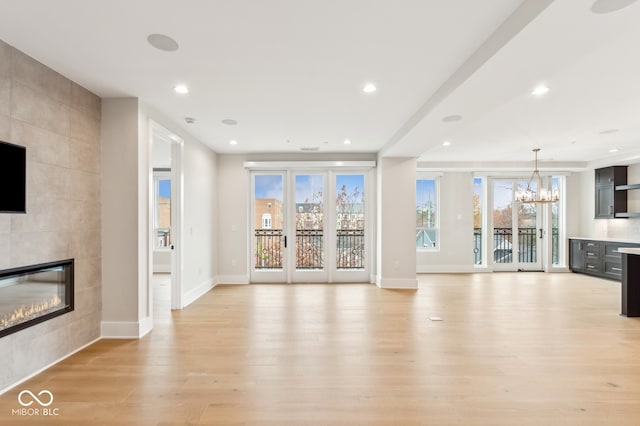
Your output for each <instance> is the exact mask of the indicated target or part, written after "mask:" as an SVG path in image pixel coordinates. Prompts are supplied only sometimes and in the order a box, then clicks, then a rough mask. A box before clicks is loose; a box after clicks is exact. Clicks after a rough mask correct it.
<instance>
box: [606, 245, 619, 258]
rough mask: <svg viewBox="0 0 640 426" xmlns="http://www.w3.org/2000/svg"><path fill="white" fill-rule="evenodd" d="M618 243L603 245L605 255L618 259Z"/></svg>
mask: <svg viewBox="0 0 640 426" xmlns="http://www.w3.org/2000/svg"><path fill="white" fill-rule="evenodd" d="M619 248H620V245H619V244H606V243H605V245H604V255H605V256H607V257H611V258H615V259H620V252H619V251H618V249H619Z"/></svg>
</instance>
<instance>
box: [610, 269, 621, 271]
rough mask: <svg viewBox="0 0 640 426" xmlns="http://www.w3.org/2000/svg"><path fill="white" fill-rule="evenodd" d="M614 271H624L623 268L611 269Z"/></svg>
mask: <svg viewBox="0 0 640 426" xmlns="http://www.w3.org/2000/svg"><path fill="white" fill-rule="evenodd" d="M611 270H612V271H622V269H621V268H611Z"/></svg>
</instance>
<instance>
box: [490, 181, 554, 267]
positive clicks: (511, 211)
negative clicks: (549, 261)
mask: <svg viewBox="0 0 640 426" xmlns="http://www.w3.org/2000/svg"><path fill="white" fill-rule="evenodd" d="M526 187H527V181H521V180H506V179H504V180H494V181H493V185H492V189H493V193H492V195H493V217H492V220H493V267H494V270H507V271H516V270H541V269H542V261H541V259H542V256H541V255H540V253H541V247H542V244H540V243H539V241H540V233H541V232H542V231H541V229H540V228H541V226H540V223H541V221H540V211H539V206H538V204H533V203H516V202H515V198H514V195H515V194H514V189H517V190H518V191H521V190H524V189H525V188H526ZM532 189H534V190H535V188H532Z"/></svg>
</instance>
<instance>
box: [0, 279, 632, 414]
mask: <svg viewBox="0 0 640 426" xmlns="http://www.w3.org/2000/svg"><path fill="white" fill-rule="evenodd" d="M419 282H420V288H419V290H417V291H407V290H381V289H378V288H377V287H375V286H373V285H363V284H345V285H335V284H334V285H318V284H310V285H248V286H218V287H216V288H215V289H213V290H212V291H210V292H209V293H208V294H206V295H205V296H203V297H202V298H201V299H199V300H197V301H196V302H195V303H194V304H192V305H191V306H189V307H188V308H186V309H184V310H183V311H176V312H173V313H169V312H168V311H166V310H161V311H160V312H159V313H158V315H159V316H158V319H157V321H156V326H155V328H154V330H153V331H152V332H151V333H150V334H149V335H148V336H146V337H145V338H143V339H141V340H137V341H136V340H130V341H117V340H103V341H100V342H98V343H96V344H94V345H92V346H91V347H89V348H87V349H85V350H83V351H82V352H80V353H78V354H76V355H74V356H72V357H70V358H68V359H67V360H65V361H63V362H61V363H59V364H58V365H56V366H54V367H52V368H50V369H49V370H47V371H46V372H44V373H42V374H40V375H38V376H37V377H35V378H33V379H31V380H29V381H28V382H26V383H24V384H21V385H19V386H18V387H16V388H15V389H13V390H12V391H9V392H7V393H6V394H4V395H2V396H0V424H3V425H4V424H11V425H13V424H21V422H25V423H28V422H33V424H59V425H76V424H77V425H101V424H118V425H124V424H131V425H178V424H216V425H217V424H221V425H222V424H271V425H283V424H292V425H298V424H299V425H303V424H304V425H307V424H318V425H336V424H359V425H370V424H372V425H387V424H388V425H409V424H422V425H546V426H550V425H638V424H640V319H637V318H625V317H621V316H619V315H618V313H619V310H620V284H619V283H616V282H613V281H606V280H601V279H597V278H590V277H587V276H584V275H576V274H541V273H496V274H469V275H464V274H459V275H419ZM434 316H438V317H441V318H442V321H432V320H430V317H434ZM23 389H31V390H34V391H37V390H40V389H48V390H50V391H51V392H52V393H53V394H54V395H55V403H54V406H55V407H57V408H58V409H59V416H57V417H52V418H46V419H43V418H39V419H34V418H25V417H16V416H11V409H12V408H17V403H16V399H17V395H18V392H19V391H20V390H23Z"/></svg>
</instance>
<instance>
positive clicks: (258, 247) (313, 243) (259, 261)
mask: <svg viewBox="0 0 640 426" xmlns="http://www.w3.org/2000/svg"><path fill="white" fill-rule="evenodd" d="M336 237H337V240H336V268H337V269H339V270H346V269H363V268H364V230H361V229H355V230H339V231H337V233H336ZM255 239H256V240H255V264H254V267H255V269H281V268H282V254H283V253H282V251H283V248H284V244H283V241H284V239H283V232H282V229H256V231H255ZM295 244H296V245H295V252H296V269H322V268H324V234H323V230H322V229H311V230H306V229H297V230H296V240H295Z"/></svg>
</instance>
